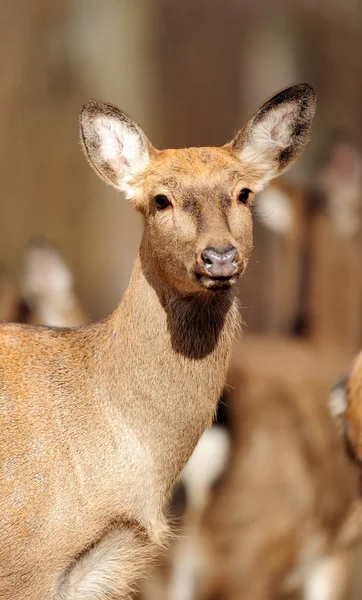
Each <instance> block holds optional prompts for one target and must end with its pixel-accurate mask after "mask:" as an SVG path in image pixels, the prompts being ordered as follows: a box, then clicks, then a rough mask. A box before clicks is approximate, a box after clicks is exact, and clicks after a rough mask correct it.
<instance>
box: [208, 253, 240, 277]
mask: <svg viewBox="0 0 362 600" xmlns="http://www.w3.org/2000/svg"><path fill="white" fill-rule="evenodd" d="M201 259H202V260H203V263H204V267H205V269H206V271H207V272H208V273H209V274H210V275H211V276H212V277H232V275H234V274H235V273H236V271H237V269H238V263H239V262H240V259H239V252H238V251H237V249H236V248H234V246H222V247H220V248H212V247H209V248H205V250H204V251H203V252H202V253H201Z"/></svg>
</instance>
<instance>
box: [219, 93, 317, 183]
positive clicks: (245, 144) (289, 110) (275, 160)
mask: <svg viewBox="0 0 362 600" xmlns="http://www.w3.org/2000/svg"><path fill="white" fill-rule="evenodd" d="M315 105H316V93H315V91H314V89H313V88H312V86H311V85H309V84H307V83H301V84H298V85H293V86H291V87H289V88H287V89H285V90H283V91H282V92H279V94H276V96H273V97H272V98H270V100H268V101H267V102H265V104H263V106H262V107H261V108H260V109H259V110H258V111H257V112H256V113H255V115H254V116H253V117H252V118H251V119H250V120H249V121H248V123H247V124H246V126H245V127H244V129H242V130H241V131H239V133H238V134H237V135H236V137H235V138H234V139H233V141H232V142H230V143H229V144H227V146H229V147H231V148H232V150H233V151H234V152H235V154H236V156H237V157H238V158H239V159H240V160H241V161H242V162H243V164H245V166H246V168H248V167H250V168H251V170H253V171H254V172H255V173H256V174H257V177H258V181H259V189H254V191H260V190H261V189H263V187H265V185H266V184H267V183H268V182H269V181H270V180H271V179H273V178H274V177H277V175H279V174H280V173H282V172H283V171H285V170H286V169H287V168H288V167H290V165H291V164H292V163H293V162H294V161H295V160H296V158H298V156H299V154H300V153H301V152H302V151H303V149H304V146H305V145H306V143H307V141H308V138H309V131H310V127H311V124H312V120H313V116H314V112H315Z"/></svg>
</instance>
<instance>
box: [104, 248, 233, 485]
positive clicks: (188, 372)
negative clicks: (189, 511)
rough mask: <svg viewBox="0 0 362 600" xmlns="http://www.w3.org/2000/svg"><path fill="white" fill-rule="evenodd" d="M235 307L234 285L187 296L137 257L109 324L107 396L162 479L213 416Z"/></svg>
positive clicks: (176, 468)
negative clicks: (167, 284) (165, 283)
mask: <svg viewBox="0 0 362 600" xmlns="http://www.w3.org/2000/svg"><path fill="white" fill-rule="evenodd" d="M238 320H239V311H238V307H237V301H236V295H235V292H234V291H233V290H227V291H225V292H224V291H222V292H217V293H215V294H209V295H206V294H205V295H204V296H202V295H201V296H199V297H185V296H182V295H180V294H178V293H177V292H175V290H171V289H169V288H165V287H164V286H163V285H162V283H161V281H160V279H159V278H158V277H157V273H156V275H155V272H154V271H153V275H152V278H151V277H150V273H149V271H148V269H147V265H145V263H144V260H143V258H142V248H141V251H140V254H139V256H138V258H137V261H136V264H135V267H134V270H133V273H132V277H131V281H130V285H129V287H128V289H127V291H126V293H125V296H124V298H123V300H122V302H121V304H120V305H119V306H118V308H117V309H116V311H115V312H114V313H113V315H112V316H111V317H110V319H109V321H108V324H107V328H110V329H111V331H109V330H108V332H107V337H108V340H111V343H110V345H109V348H108V352H109V353H110V356H111V360H110V361H107V362H108V364H111V365H112V373H111V374H110V380H111V381H113V390H112V397H113V398H114V399H115V402H116V403H118V406H119V410H120V412H121V414H122V420H123V421H125V423H126V426H127V428H128V429H129V430H131V431H132V434H133V435H134V436H136V437H137V439H138V441H139V443H140V444H141V446H142V447H143V448H145V447H146V448H147V451H148V452H149V453H151V455H152V457H153V462H154V464H155V465H157V470H158V476H159V477H160V478H163V479H164V481H165V482H167V484H168V485H171V483H172V482H173V481H174V479H175V478H176V477H177V476H178V475H179V473H180V471H181V470H182V468H183V466H184V464H185V463H186V461H187V460H188V458H189V456H190V454H191V453H192V451H193V449H194V447H195V445H196V443H197V441H198V439H199V437H200V435H201V434H202V432H203V431H204V429H205V428H206V427H208V426H209V425H210V424H211V421H212V417H213V415H214V412H215V408H216V405H217V401H218V399H219V396H220V393H221V391H222V388H223V386H224V383H225V378H226V373H227V368H228V364H229V357H230V351H231V344H232V341H233V338H234V335H235V333H236V330H237V327H238Z"/></svg>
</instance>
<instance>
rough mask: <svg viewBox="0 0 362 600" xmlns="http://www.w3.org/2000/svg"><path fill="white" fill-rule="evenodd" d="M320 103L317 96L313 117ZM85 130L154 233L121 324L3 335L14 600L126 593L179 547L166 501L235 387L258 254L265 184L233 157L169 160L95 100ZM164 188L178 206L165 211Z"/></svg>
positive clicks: (4, 521) (4, 491)
mask: <svg viewBox="0 0 362 600" xmlns="http://www.w3.org/2000/svg"><path fill="white" fill-rule="evenodd" d="M303 89H304V88H303ZM296 98H298V94H296ZM314 102H315V96H314V92H313V90H311V89H310V106H311V114H310V120H311V118H312V112H313V110H312V106H314ZM290 108H291V105H290V98H288V117H287V118H286V119H285V120H284V121H283V134H284V138H283V139H284V142H285V143H292V142H293V139H294V136H296V135H298V132H296V131H295V128H293V122H294V119H295V118H297V117H298V114H299V113H298V110H297V107H295V108H296V110H295V111H294V112H293V114H291V113H290ZM289 131H290V139H289V137H288V139H287V140H286V138H285V136H286V132H289ZM81 133H82V140H83V143H84V146H85V150H86V153H87V156H88V158H89V160H90V162H91V165H92V166H93V167H94V169H95V170H96V171H97V173H98V174H100V175H101V176H102V177H103V178H105V179H106V180H107V181H108V182H110V183H112V184H113V185H115V186H116V187H119V188H120V189H125V190H127V193H128V194H129V195H132V198H133V202H134V203H135V205H136V206H137V208H138V209H139V210H141V212H142V213H143V214H144V216H145V230H144V235H143V240H142V244H141V248H140V252H139V256H138V258H137V261H136V264H135V267H134V270H133V274H132V277H131V282H130V285H129V287H128V290H127V291H126V293H125V296H124V298H123V300H122V302H121V303H120V305H119V306H118V308H117V309H116V310H115V312H114V313H113V314H112V315H110V316H109V317H108V318H106V319H104V320H103V321H101V322H98V323H93V324H91V325H88V326H84V327H80V328H74V329H55V328H45V327H38V328H36V327H30V326H24V325H14V324H8V325H3V326H2V327H1V329H0V410H1V426H0V432H1V434H0V435H1V444H0V453H1V457H0V458H1V464H2V465H3V470H2V473H1V499H0V515H1V531H2V537H1V545H0V565H1V566H0V596H1V598H2V599H3V600H10V599H11V600H15V598H17V599H19V600H20V599H21V600H43V599H44V598H52V599H54V600H83V599H84V600H85V599H86V598H87V599H88V598H92V600H105V599H108V598H109V599H111V598H112V599H113V598H114V599H115V598H122V597H124V596H125V594H126V593H127V591H126V590H127V589H128V588H129V586H130V585H131V582H132V581H133V579H134V578H136V576H137V575H138V572H139V570H140V569H141V570H142V568H144V566H145V564H146V563H147V562H148V560H149V559H150V558H151V557H152V555H154V553H155V547H156V546H157V545H161V544H163V543H164V540H165V535H166V533H167V525H166V521H165V517H164V505H165V502H166V500H167V498H168V495H169V493H170V489H171V487H172V484H173V482H174V481H175V480H176V478H177V477H178V475H179V473H180V471H181V469H182V468H183V466H184V464H185V463H186V461H187V459H188V458H189V456H190V454H191V452H192V450H193V448H194V447H195V445H196V443H197V440H198V438H199V437H200V435H201V433H202V431H203V430H204V429H205V428H206V427H207V426H208V425H209V424H210V422H211V419H212V416H213V413H214V411H215V406H216V403H217V400H218V398H219V395H220V393H221V390H222V387H223V384H224V381H225V378H226V371H227V367H228V362H229V356H230V352H231V343H232V339H233V337H234V335H235V332H236V330H237V327H238V310H237V303H236V298H235V287H234V286H233V283H234V282H235V279H236V277H237V275H238V274H239V273H240V272H241V271H242V270H243V269H244V268H245V264H246V262H247V259H248V257H249V255H250V252H251V249H252V234H251V229H252V224H251V215H250V209H249V207H248V206H246V205H244V204H240V203H238V199H237V196H238V193H239V191H240V189H241V188H244V187H246V186H249V185H250V186H253V185H254V183H255V185H257V186H258V179H256V175H255V174H251V171H252V170H253V169H251V167H250V166H249V167H248V168H245V165H244V164H243V163H242V162H241V161H240V160H239V159H238V158H237V157H236V155H235V154H234V151H233V149H232V147H231V146H227V147H223V148H219V149H217V148H210V149H206V150H205V149H197V148H194V149H186V150H166V151H162V152H158V151H155V150H153V149H152V147H151V145H150V144H149V143H148V142H146V141H145V139H146V138H145V136H144V134H143V133H142V132H141V130H140V129H139V127H138V126H137V125H136V124H135V123H134V122H133V121H132V120H131V119H130V118H129V117H126V116H125V115H124V114H123V113H121V112H120V111H118V110H117V109H115V108H114V107H112V106H110V105H105V104H102V103H96V102H91V103H89V104H87V105H86V106H85V108H84V109H83V111H82V115H81ZM268 135H271V132H269V134H268ZM273 135H276V136H278V128H276V129H275V128H274V129H273ZM288 135H289V134H288ZM304 139H305V138H303V140H304ZM274 143H275V140H274V139H273V140H270V139H269V138H268V136H267V137H266V140H265V144H266V146H267V147H268V144H274ZM208 157H210V162H209V159H208ZM275 159H276V157H274V158H270V159H268V173H269V171H270V173H271V172H273V173H274V172H275V174H276V172H277V169H276V167H274V166H273V160H275ZM291 159H292V157H291ZM255 171H260V169H258V165H257V164H256V165H255ZM271 176H272V175H270V174H269V175H268V174H264V176H261V177H262V180H263V185H264V184H265V182H266V180H267V178H268V177H269V178H270V177H271ZM259 183H260V182H259ZM162 193H163V194H167V195H168V196H169V197H170V199H171V200H172V204H173V206H172V207H168V208H167V209H166V210H165V211H158V210H156V207H155V201H154V196H155V194H162ZM226 197H227V201H225V198H226ZM190 200H191V201H192V203H193V208H192V212H191V211H190V209H189V203H190ZM185 203H186V204H185ZM206 244H208V245H210V244H211V245H214V246H216V247H219V246H221V245H224V244H232V245H235V247H236V248H237V251H238V263H237V270H236V272H235V277H233V278H232V279H230V280H229V281H227V282H225V281H222V282H219V281H212V280H211V279H210V277H209V276H208V273H207V269H206V266H205V265H203V263H202V260H201V257H200V253H201V252H202V250H203V248H204V247H205V245H206Z"/></svg>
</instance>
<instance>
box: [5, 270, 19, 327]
mask: <svg viewBox="0 0 362 600" xmlns="http://www.w3.org/2000/svg"><path fill="white" fill-rule="evenodd" d="M21 304H22V302H21V295H20V292H19V290H18V289H17V287H16V285H15V284H14V283H13V282H12V281H11V279H10V277H9V276H8V274H7V272H6V271H5V269H4V268H3V267H2V266H1V265H0V321H17V320H18V316H19V315H20V312H21Z"/></svg>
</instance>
